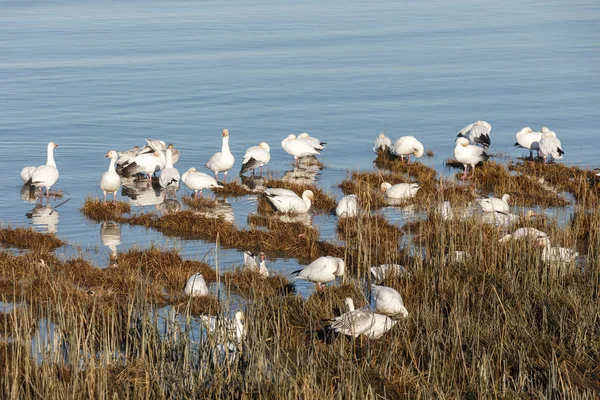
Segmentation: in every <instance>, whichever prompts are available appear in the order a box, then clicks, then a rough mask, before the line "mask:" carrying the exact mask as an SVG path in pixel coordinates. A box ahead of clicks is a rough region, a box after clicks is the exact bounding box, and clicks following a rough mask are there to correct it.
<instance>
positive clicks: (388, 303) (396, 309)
mask: <svg viewBox="0 0 600 400" xmlns="http://www.w3.org/2000/svg"><path fill="white" fill-rule="evenodd" d="M372 288H373V295H374V296H373V297H374V298H375V309H376V310H377V311H378V312H380V313H381V314H386V315H401V316H402V318H406V317H408V311H407V310H406V308H405V307H404V302H403V301H402V296H401V295H400V293H398V291H397V290H396V289H393V288H391V287H387V286H378V285H373V286H372Z"/></svg>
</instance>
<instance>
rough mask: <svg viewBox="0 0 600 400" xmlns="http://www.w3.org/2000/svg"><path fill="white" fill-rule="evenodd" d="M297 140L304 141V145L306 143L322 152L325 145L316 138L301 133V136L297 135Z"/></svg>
mask: <svg viewBox="0 0 600 400" xmlns="http://www.w3.org/2000/svg"><path fill="white" fill-rule="evenodd" d="M298 140H303V141H305V142H306V143H308V144H309V145H310V146H312V147H313V148H315V149H317V150H323V149H324V148H325V145H326V144H327V143H325V142H321V141H320V140H319V139H317V138H316V137H312V136H310V135H309V134H308V133H306V132H302V133H301V134H299V135H298Z"/></svg>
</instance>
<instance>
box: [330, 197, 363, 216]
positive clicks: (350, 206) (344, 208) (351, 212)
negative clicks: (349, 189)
mask: <svg viewBox="0 0 600 400" xmlns="http://www.w3.org/2000/svg"><path fill="white" fill-rule="evenodd" d="M335 215H337V216H338V217H340V218H352V217H356V216H358V197H356V195H355V194H349V195H348V196H344V197H342V198H341V199H340V201H339V203H338V204H337V207H336V208H335Z"/></svg>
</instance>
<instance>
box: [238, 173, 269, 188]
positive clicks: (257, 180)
mask: <svg viewBox="0 0 600 400" xmlns="http://www.w3.org/2000/svg"><path fill="white" fill-rule="evenodd" d="M240 179H241V180H242V184H243V185H246V186H248V188H249V189H260V188H263V187H264V183H265V178H263V177H262V176H258V175H256V176H254V175H253V176H245V175H240Z"/></svg>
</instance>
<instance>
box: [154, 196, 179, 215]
mask: <svg viewBox="0 0 600 400" xmlns="http://www.w3.org/2000/svg"><path fill="white" fill-rule="evenodd" d="M156 208H157V209H158V210H159V211H160V212H162V213H165V214H169V213H174V212H177V211H179V210H181V203H180V202H179V201H177V200H176V199H166V200H165V201H163V202H162V203H161V204H159V205H157V206H156Z"/></svg>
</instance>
